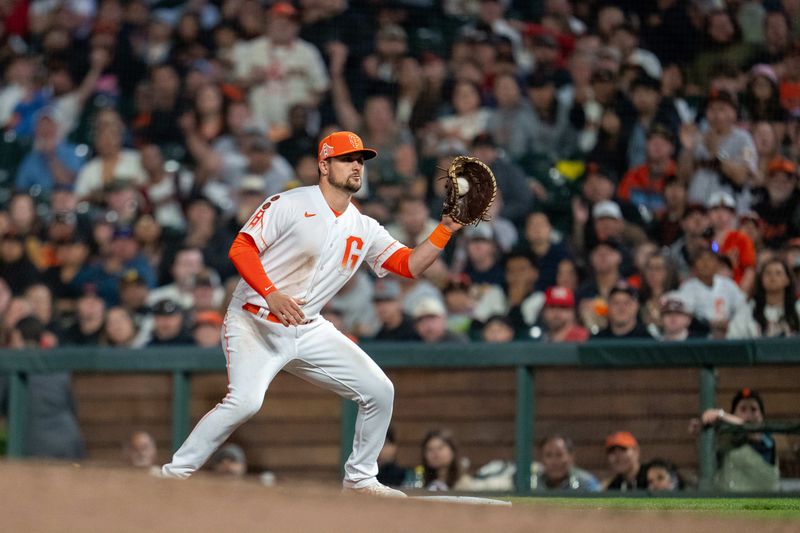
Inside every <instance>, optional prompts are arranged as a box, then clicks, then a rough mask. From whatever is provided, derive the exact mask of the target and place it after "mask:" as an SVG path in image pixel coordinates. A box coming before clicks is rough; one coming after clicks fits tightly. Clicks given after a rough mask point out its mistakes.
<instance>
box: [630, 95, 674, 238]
mask: <svg viewBox="0 0 800 533" xmlns="http://www.w3.org/2000/svg"><path fill="white" fill-rule="evenodd" d="M634 99H635V96H634ZM642 153H643V154H644V161H643V162H642V163H641V164H640V165H638V166H634V165H631V166H632V167H633V168H631V169H629V170H628V171H627V172H626V173H625V175H624V176H623V178H622V182H620V184H619V188H618V190H617V196H619V197H620V198H622V199H623V200H627V201H630V202H633V203H634V204H636V205H639V206H644V207H646V208H647V210H648V211H649V212H650V215H651V216H652V217H653V218H656V217H658V216H660V215H661V214H662V213H663V212H664V211H665V209H666V200H665V198H664V186H665V183H666V180H667V179H668V178H670V177H673V176H675V174H676V172H677V166H676V164H675V160H674V159H673V156H674V155H675V142H674V140H673V134H672V132H671V131H670V130H669V129H668V128H667V127H666V126H664V125H663V124H661V123H654V124H653V125H651V126H650V128H649V129H648V130H647V140H646V143H644V147H643V150H642ZM668 244H669V243H668Z"/></svg>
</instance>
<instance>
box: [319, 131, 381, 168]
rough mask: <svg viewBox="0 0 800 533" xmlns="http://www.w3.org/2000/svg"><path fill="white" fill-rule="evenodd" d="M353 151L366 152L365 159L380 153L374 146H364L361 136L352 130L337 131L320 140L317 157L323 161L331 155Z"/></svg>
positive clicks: (336, 155) (337, 155) (335, 155)
mask: <svg viewBox="0 0 800 533" xmlns="http://www.w3.org/2000/svg"><path fill="white" fill-rule="evenodd" d="M353 152H361V153H362V154H364V159H372V158H373V157H376V156H377V155H378V152H376V151H375V150H373V149H372V148H364V143H363V142H361V137H359V136H358V135H356V134H355V133H353V132H352V131H337V132H334V133H331V134H330V135H328V136H327V137H325V138H324V139H322V140H321V141H320V143H319V152H318V154H317V159H318V160H319V161H323V160H325V159H328V158H329V157H339V156H340V155H345V154H352V153H353Z"/></svg>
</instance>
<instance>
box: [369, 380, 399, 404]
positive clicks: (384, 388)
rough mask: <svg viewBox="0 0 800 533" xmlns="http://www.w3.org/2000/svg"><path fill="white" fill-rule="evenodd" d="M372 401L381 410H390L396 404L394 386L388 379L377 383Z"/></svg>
mask: <svg viewBox="0 0 800 533" xmlns="http://www.w3.org/2000/svg"><path fill="white" fill-rule="evenodd" d="M372 401H373V402H374V403H375V405H376V407H378V408H379V409H386V410H390V409H391V408H392V404H393V403H394V385H392V382H391V381H389V380H388V379H383V380H380V381H379V382H377V383H376V386H375V390H374V391H373V394H372Z"/></svg>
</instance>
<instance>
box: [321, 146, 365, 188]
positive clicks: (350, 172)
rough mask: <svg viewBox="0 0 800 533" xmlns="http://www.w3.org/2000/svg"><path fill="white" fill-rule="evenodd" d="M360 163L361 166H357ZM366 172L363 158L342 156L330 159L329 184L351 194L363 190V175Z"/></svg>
mask: <svg viewBox="0 0 800 533" xmlns="http://www.w3.org/2000/svg"><path fill="white" fill-rule="evenodd" d="M356 162H358V163H359V164H355V163H356ZM363 172H364V159H363V156H360V155H358V156H349V155H345V156H341V157H339V158H335V157H332V158H330V159H328V183H329V184H330V185H331V186H332V187H334V188H336V189H339V190H342V191H344V192H346V193H349V194H354V193H357V192H358V191H359V190H361V175H362V173H363Z"/></svg>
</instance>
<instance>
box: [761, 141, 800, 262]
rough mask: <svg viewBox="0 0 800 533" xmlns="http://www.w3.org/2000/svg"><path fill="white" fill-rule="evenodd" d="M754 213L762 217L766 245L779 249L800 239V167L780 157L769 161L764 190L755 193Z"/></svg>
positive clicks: (762, 229)
mask: <svg viewBox="0 0 800 533" xmlns="http://www.w3.org/2000/svg"><path fill="white" fill-rule="evenodd" d="M753 210H754V211H755V212H756V213H758V215H759V216H760V217H761V231H762V234H763V236H764V244H766V245H767V246H769V247H770V248H777V247H780V246H781V245H782V244H784V243H785V242H786V241H787V240H788V239H791V238H792V237H796V236H800V188H798V173H797V165H796V164H795V163H794V162H793V161H791V160H790V159H787V158H785V157H781V156H778V157H776V158H774V159H772V160H771V161H770V162H769V166H768V167H767V176H766V179H765V180H764V187H763V188H760V189H757V190H756V191H755V201H754V204H753Z"/></svg>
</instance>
